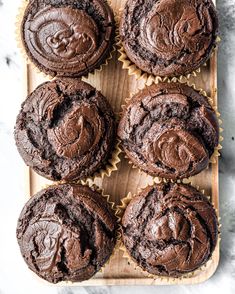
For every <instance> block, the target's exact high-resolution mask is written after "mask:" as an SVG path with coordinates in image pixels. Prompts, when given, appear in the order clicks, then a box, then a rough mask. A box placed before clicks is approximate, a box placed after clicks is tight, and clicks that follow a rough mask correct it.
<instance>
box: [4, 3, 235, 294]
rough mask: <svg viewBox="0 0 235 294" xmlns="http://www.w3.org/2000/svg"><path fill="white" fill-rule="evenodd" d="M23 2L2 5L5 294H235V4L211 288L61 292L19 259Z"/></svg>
mask: <svg viewBox="0 0 235 294" xmlns="http://www.w3.org/2000/svg"><path fill="white" fill-rule="evenodd" d="M20 3H21V0H0V85H1V98H0V142H1V144H0V166H1V169H0V178H1V204H0V236H1V237H0V240H1V241H0V294H15V293H18V294H30V293H34V294H37V293H38V294H39V293H44V294H47V293H48V294H54V293H58V294H76V293H79V294H87V293H89V294H108V293H112V294H116V293H119V292H120V291H121V292H122V293H123V294H125V293H130V292H132V291H135V293H142V292H145V293H146V294H147V293H149V294H150V293H156V292H157V293H158V294H161V293H169V294H174V293H181V294H187V293H191V294H193V293H200V294H203V293H208V291H213V293H221V292H223V293H226V294H230V293H231V294H232V293H235V86H234V83H235V0H217V7H218V10H219V16H220V32H221V37H222V43H221V45H220V50H219V68H218V70H219V75H218V84H219V87H218V88H219V109H220V112H221V114H222V118H223V121H224V125H223V127H224V129H225V131H224V133H223V136H224V138H225V140H224V142H223V150H222V156H221V160H220V214H221V218H222V242H221V259H220V264H219V267H218V270H217V271H216V273H215V274H214V276H213V277H212V278H211V279H210V280H209V281H207V282H205V283H203V284H200V285H194V286H149V287H132V288H131V287H86V288H80V287H79V288H75V287H66V288H61V287H56V286H48V285H44V284H43V283H41V282H40V281H38V280H37V279H35V280H34V279H32V275H31V273H30V272H29V271H27V270H26V271H22V270H21V269H22V268H24V267H25V266H24V265H22V263H23V261H22V258H21V256H20V255H19V252H18V248H17V244H16V239H15V227H16V221H17V217H18V215H19V213H20V210H21V208H22V206H23V205H24V203H25V200H26V199H25V195H24V172H23V171H24V165H23V162H22V160H21V159H20V157H19V155H18V153H17V151H16V148H15V146H14V140H13V135H12V133H13V127H14V123H15V118H16V115H17V113H18V110H19V107H20V103H21V98H20V96H21V93H22V92H23V88H22V85H23V83H22V79H23V76H22V59H21V56H20V53H19V51H18V50H17V47H16V44H15V38H14V30H15V25H14V22H15V15H16V14H17V9H18V7H19V5H20Z"/></svg>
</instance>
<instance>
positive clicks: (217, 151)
mask: <svg viewBox="0 0 235 294" xmlns="http://www.w3.org/2000/svg"><path fill="white" fill-rule="evenodd" d="M165 82H168V83H177V82H179V81H178V80H174V81H169V80H167V81H165ZM153 83H156V82H155V81H153V80H148V82H146V84H145V86H143V87H139V88H138V89H137V91H136V92H135V93H131V95H130V97H128V98H126V99H125V104H123V105H122V106H121V109H122V110H121V112H120V113H119V115H120V117H121V116H122V115H123V112H124V111H125V109H126V108H127V106H128V105H129V103H131V100H132V98H133V96H134V95H136V94H137V93H138V92H139V91H141V90H143V89H144V88H145V87H148V86H151V85H152V84H153ZM180 83H182V84H185V82H182V81H181V82H180ZM156 84H158V82H157V83H156ZM186 84H187V85H188V86H189V87H191V88H193V89H194V90H195V91H197V92H199V94H201V95H203V96H205V97H206V98H207V100H208V102H209V103H210V105H211V107H212V108H213V110H214V111H215V113H216V116H217V119H218V123H219V144H218V146H216V147H215V150H214V153H213V154H212V156H211V157H210V160H209V163H212V164H215V163H216V162H217V160H218V157H219V156H220V151H221V149H222V142H223V140H224V138H223V136H222V132H223V128H222V127H221V125H222V123H223V122H222V119H221V115H220V113H219V111H218V108H217V106H216V105H215V103H214V101H213V99H212V98H211V97H210V96H208V95H207V93H206V91H205V90H203V89H201V88H197V87H196V85H195V84H194V83H190V82H189V81H187V82H186ZM120 144H121V143H120ZM124 157H125V158H126V159H127V160H128V163H129V164H130V165H131V166H132V168H134V169H139V167H137V166H136V165H135V164H134V163H133V162H132V161H130V159H129V158H128V157H127V156H126V155H125V156H124ZM207 168H208V167H207ZM139 170H140V169H139ZM140 171H142V170H140ZM142 172H144V171H142ZM144 173H145V174H147V173H146V172H144ZM153 178H156V179H163V178H161V177H153Z"/></svg>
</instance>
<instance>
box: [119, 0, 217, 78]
mask: <svg viewBox="0 0 235 294" xmlns="http://www.w3.org/2000/svg"><path fill="white" fill-rule="evenodd" d="M217 35H218V19H217V13H216V9H215V6H214V4H213V2H212V1H211V0H207V1H204V0H195V1H190V0H148V1H143V0H128V1H127V2H126V5H125V8H124V11H123V15H122V18H121V23H120V38H121V42H122V46H123V48H124V51H125V53H126V55H127V57H128V58H129V59H130V60H131V61H132V62H133V63H134V64H135V65H136V66H137V67H138V68H139V69H141V70H142V71H144V72H146V73H148V74H151V75H154V76H161V77H163V76H164V77H165V76H167V77H174V76H179V75H186V74H188V73H191V72H193V71H194V70H196V69H198V68H199V67H200V66H201V65H203V64H204V63H205V62H206V61H207V60H208V58H209V57H210V55H211V53H212V51H213V49H214V48H215V46H216V39H217ZM124 62H125V61H124ZM129 63H130V62H129Z"/></svg>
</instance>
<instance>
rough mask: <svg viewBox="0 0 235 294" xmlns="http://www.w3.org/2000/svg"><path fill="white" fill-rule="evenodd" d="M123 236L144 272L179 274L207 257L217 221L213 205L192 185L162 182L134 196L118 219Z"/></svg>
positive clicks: (213, 240)
mask: <svg viewBox="0 0 235 294" xmlns="http://www.w3.org/2000/svg"><path fill="white" fill-rule="evenodd" d="M122 236H123V241H124V244H125V246H126V248H127V250H128V252H129V254H130V255H131V257H132V258H133V259H134V260H135V262H136V263H137V264H138V265H139V266H141V267H142V268H143V269H144V270H146V271H148V272H149V273H151V274H156V275H163V276H170V277H179V276H182V275H183V274H187V273H189V272H192V271H194V270H196V269H198V268H199V267H201V266H202V265H203V264H204V263H206V262H207V261H208V260H209V258H210V257H211V255H212V253H213V251H214V249H215V246H216V243H217V239H218V222H217V217H216V213H215V210H214V209H213V207H212V205H211V203H210V202H209V201H208V200H207V198H206V197H205V196H203V195H202V194H201V193H200V192H199V191H197V190H196V189H195V188H193V187H191V186H188V185H183V184H173V183H167V184H163V183H162V184H159V185H155V186H152V187H147V188H145V189H144V190H143V191H142V192H141V193H140V194H139V195H138V196H136V197H134V198H133V200H132V201H131V202H130V204H129V205H128V206H127V208H126V211H125V213H124V216H123V218H122Z"/></svg>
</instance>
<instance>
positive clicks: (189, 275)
mask: <svg viewBox="0 0 235 294" xmlns="http://www.w3.org/2000/svg"><path fill="white" fill-rule="evenodd" d="M162 182H167V180H165V179H153V184H150V185H146V186H145V187H143V188H141V189H139V190H138V193H137V194H135V195H132V194H131V193H128V194H127V196H126V197H125V198H123V199H122V200H121V205H119V206H118V209H117V216H118V222H119V232H118V236H119V242H118V246H119V247H118V248H119V250H121V251H122V254H123V255H122V256H123V258H125V259H126V261H127V262H128V263H130V264H131V266H132V267H133V269H134V270H136V271H138V272H141V273H143V275H144V276H146V277H147V278H151V279H153V280H160V281H163V282H166V283H170V284H174V282H175V281H178V280H184V279H189V278H192V277H194V276H196V275H197V274H198V273H200V272H203V271H205V269H206V268H207V267H209V266H210V263H211V261H212V259H213V255H214V253H215V251H216V247H217V246H218V245H219V243H220V241H221V233H220V229H221V224H220V218H219V217H218V210H217V209H216V208H215V207H214V204H213V203H211V204H212V206H213V207H214V210H215V212H216V215H217V221H218V230H219V232H218V240H217V244H216V247H215V249H214V252H213V254H212V256H211V257H210V259H209V260H208V261H207V262H206V263H205V264H203V265H202V266H201V267H199V268H198V269H197V270H195V271H193V272H190V273H187V274H184V275H182V276H180V277H177V278H173V277H167V276H159V275H154V274H150V273H149V272H147V271H146V270H144V269H143V268H142V267H140V266H139V265H138V264H137V262H136V261H135V260H134V259H133V258H132V257H131V255H130V254H129V252H128V251H127V249H126V247H125V245H124V243H123V241H122V232H121V220H122V216H123V214H124V212H125V210H126V208H127V206H128V205H129V203H130V202H131V200H132V199H134V197H135V196H137V195H138V194H139V193H141V191H143V190H144V189H145V188H147V187H149V186H150V187H151V186H153V185H154V184H159V183H162ZM183 182H184V183H185V184H188V185H191V186H192V187H194V188H196V189H197V190H198V191H200V192H201V193H202V194H203V195H205V191H204V190H201V189H200V188H199V186H195V185H193V184H192V183H191V182H190V181H189V180H184V181H183ZM206 197H207V198H208V200H210V202H211V197H210V196H206Z"/></svg>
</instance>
